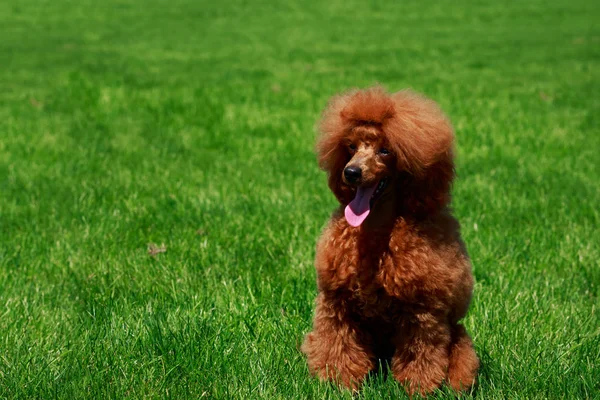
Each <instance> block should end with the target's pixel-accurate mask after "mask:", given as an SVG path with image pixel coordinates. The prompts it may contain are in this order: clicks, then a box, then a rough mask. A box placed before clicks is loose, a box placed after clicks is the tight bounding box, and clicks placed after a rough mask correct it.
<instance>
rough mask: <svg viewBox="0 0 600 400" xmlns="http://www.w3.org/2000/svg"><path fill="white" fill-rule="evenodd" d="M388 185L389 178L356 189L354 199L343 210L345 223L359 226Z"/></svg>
mask: <svg viewBox="0 0 600 400" xmlns="http://www.w3.org/2000/svg"><path fill="white" fill-rule="evenodd" d="M388 183H389V178H383V179H382V180H380V181H379V183H378V184H376V185H372V186H359V187H357V188H356V194H355V196H354V199H353V200H352V201H351V202H350V203H349V204H348V205H347V206H346V209H345V210H344V215H345V217H346V221H348V223H349V224H350V225H352V226H354V227H356V226H360V225H361V224H362V223H363V222H364V220H365V219H367V217H368V216H369V213H370V212H371V207H373V205H374V204H375V202H376V201H377V199H379V197H381V195H382V194H383V192H384V191H385V188H386V187H387V185H388Z"/></svg>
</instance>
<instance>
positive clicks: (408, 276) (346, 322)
mask: <svg viewBox="0 0 600 400" xmlns="http://www.w3.org/2000/svg"><path fill="white" fill-rule="evenodd" d="M319 130H320V136H319V138H318V141H317V145H316V150H317V155H318V162H319V166H320V167H321V168H322V169H323V170H325V171H327V173H328V185H329V188H330V189H331V191H332V192H333V193H334V194H335V196H336V197H337V200H338V201H339V203H340V207H339V208H338V209H337V210H336V211H334V212H333V214H332V216H331V219H330V220H329V223H328V225H327V226H326V227H325V229H324V231H323V233H322V235H321V237H320V238H319V240H318V243H317V250H316V257H315V267H316V271H317V286H318V295H317V298H316V309H315V315H314V321H313V329H312V332H310V333H308V334H307V335H306V336H305V338H304V343H303V344H302V346H301V350H302V352H303V353H305V354H306V356H307V360H308V366H309V370H310V371H311V373H312V374H314V375H317V376H318V377H319V378H321V379H323V380H331V381H333V382H336V383H338V384H339V385H342V386H345V387H347V388H350V389H353V390H357V389H358V388H359V387H360V385H361V383H362V382H363V381H364V380H365V378H366V376H367V375H368V374H369V372H371V371H374V370H377V369H378V367H379V363H380V362H386V363H389V368H390V372H391V374H392V375H393V377H394V378H395V379H396V380H397V381H398V382H400V383H401V384H402V385H403V386H404V387H405V388H406V390H407V392H408V393H409V394H411V395H412V394H415V393H416V394H420V395H425V394H427V393H430V392H432V391H434V390H435V389H437V388H439V387H440V386H441V385H442V384H443V383H444V382H446V383H447V384H449V385H450V386H451V387H452V388H453V389H455V390H457V391H460V390H468V389H469V388H470V387H471V386H472V385H473V384H474V383H475V380H476V375H477V370H478V368H479V359H478V358H477V355H476V353H475V350H474V347H473V343H472V340H471V338H470V337H469V335H468V334H467V332H466V330H465V328H464V326H463V325H462V324H460V323H459V321H460V320H461V318H463V317H464V316H465V314H466V312H467V309H468V308H469V304H470V301H471V295H472V291H473V277H472V273H471V264H470V260H469V256H468V254H467V251H466V248H465V245H464V243H463V242H462V240H461V237H460V231H459V229H460V228H459V224H458V222H457V220H456V219H455V218H454V217H453V216H452V214H451V209H450V207H449V203H450V190H451V185H452V181H453V179H454V175H455V174H454V157H453V146H454V144H453V142H454V132H453V128H452V126H451V124H450V122H449V120H448V119H447V117H446V116H445V115H444V114H443V113H442V111H441V110H440V108H439V107H438V106H437V105H436V104H435V103H434V102H433V101H432V100H429V99H427V98H425V97H423V96H422V95H419V94H417V93H415V92H413V91H410V90H403V91H400V92H397V93H393V94H388V93H387V92H386V91H385V90H384V89H382V88H381V87H374V88H370V89H366V90H355V91H351V92H348V93H345V94H342V95H339V96H337V97H334V98H333V99H332V100H331V101H330V103H329V105H328V107H327V108H326V110H325V111H324V113H323V117H322V120H321V123H320V125H319Z"/></svg>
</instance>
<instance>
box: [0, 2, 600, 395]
mask: <svg viewBox="0 0 600 400" xmlns="http://www.w3.org/2000/svg"><path fill="white" fill-rule="evenodd" d="M361 3H363V2H355V3H352V4H351V3H349V2H347V1H329V2H326V1H314V2H312V3H310V4H309V3H305V4H302V5H300V3H298V5H296V6H293V5H292V4H290V5H283V4H279V2H272V4H269V3H263V2H260V3H259V2H245V1H232V2H208V1H203V2H198V1H191V0H189V1H188V0H171V1H165V0H154V1H148V2H142V1H133V0H106V1H102V2H98V1H91V0H81V1H67V0H57V1H32V0H18V1H17V0H9V1H3V2H1V3H0V397H1V398H40V399H42V398H43V399H47V398H117V399H118V398H160V397H172V398H185V397H189V398H248V399H258V398H264V399H272V398H281V399H288V398H307V399H320V398H346V399H351V398H352V396H351V394H350V393H349V392H344V391H339V390H338V389H336V388H334V387H332V386H330V385H327V384H322V383H319V382H318V381H316V380H314V379H312V378H311V377H310V376H309V374H308V370H307V367H306V363H305V360H304V358H303V356H302V355H301V353H300V352H299V350H298V345H299V343H300V342H301V340H302V337H303V335H304V334H305V333H306V332H307V331H308V330H309V329H310V326H311V318H312V308H313V299H314V297H315V293H316V285H315V273H314V270H313V266H312V259H313V256H314V244H315V241H316V238H317V236H318V234H319V232H320V229H321V228H322V227H323V225H324V224H325V222H326V220H327V218H328V216H329V213H330V212H331V211H332V209H333V208H334V207H335V204H336V203H335V199H334V197H333V196H332V195H331V194H330V193H329V191H328V190H327V187H326V179H325V176H324V174H323V173H322V172H320V171H319V170H318V169H317V166H316V161H315V157H314V154H313V143H314V138H315V130H314V125H315V122H316V120H317V119H318V117H319V113H320V110H321V109H322V108H323V107H324V106H325V104H326V102H327V99H328V98H329V97H330V96H331V95H333V94H334V93H336V92H338V91H341V90H344V89H347V88H350V87H365V86H368V85H371V84H373V83H376V82H380V83H382V84H383V85H384V86H386V87H387V88H389V89H390V90H397V89H400V88H405V87H412V88H414V89H415V90H418V91H421V92H424V93H426V94H427V95H428V96H430V97H432V98H434V99H435V100H436V101H438V102H439V103H440V104H441V106H442V108H443V109H444V110H445V111H446V112H447V113H448V114H449V116H450V117H451V119H452V120H453V122H454V124H455V127H456V131H457V136H458V159H457V165H458V168H457V172H458V180H457V181H456V184H455V187H454V202H453V204H454V208H455V212H456V214H457V216H458V218H459V219H460V221H461V223H462V225H463V235H464V239H465V241H466V243H467V245H468V249H469V251H470V254H471V257H472V260H473V266H474V274H475V277H476V280H477V283H476V287H475V294H474V300H473V304H472V308H471V311H470V313H469V315H468V316H467V318H466V319H465V324H466V325H467V328H468V330H469V332H470V333H471V334H472V336H473V339H474V342H475V346H476V348H477V352H478V354H479V355H480V357H481V359H482V368H481V373H480V377H479V381H480V383H479V386H478V388H477V390H476V391H474V392H473V393H471V394H470V395H467V396H466V397H467V398H469V397H474V398H479V399H507V398H509V399H510V398H600V394H599V393H600V384H599V382H600V380H599V377H600V316H599V310H598V305H599V304H600V302H599V300H598V296H599V294H600V293H599V287H600V263H599V260H600V229H599V228H598V226H599V225H600V212H599V206H600V155H599V151H600V25H599V24H598V20H599V19H600V3H598V2H593V1H589V0H570V1H567V0H564V1H559V0H549V1H534V2H510V3H503V2H500V3H493V2H488V3H483V2H480V1H475V0H473V1H469V2H460V3H457V2H449V1H423V2H416V1H415V2H402V3H406V4H401V2H393V3H392V2H389V3H390V4H387V5H384V4H382V3H378V5H375V4H373V5H360V4H361ZM152 244H153V245H155V246H157V247H159V248H160V247H161V246H162V245H164V248H166V251H165V252H160V253H158V254H155V255H154V256H152V255H150V254H149V252H148V249H149V248H150V247H151V246H152ZM357 397H358V398H398V397H399V398H406V397H404V394H403V391H402V390H401V389H400V388H399V387H398V386H397V385H396V383H395V382H394V381H393V380H392V379H387V380H386V379H384V378H383V376H382V375H376V376H374V377H373V378H372V379H371V380H370V381H369V382H368V383H367V384H366V386H365V387H364V389H363V390H362V392H361V393H360V394H359V395H358V396H357ZM435 397H437V398H447V397H451V394H450V392H449V391H448V390H446V389H444V390H442V391H440V392H438V393H437V394H436V396H435Z"/></svg>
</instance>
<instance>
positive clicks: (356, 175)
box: [344, 165, 362, 183]
mask: <svg viewBox="0 0 600 400" xmlns="http://www.w3.org/2000/svg"><path fill="white" fill-rule="evenodd" d="M361 175H362V170H361V169H360V167H356V166H354V165H350V166H348V167H346V168H344V178H346V182H348V183H356V182H358V180H359V179H360V177H361Z"/></svg>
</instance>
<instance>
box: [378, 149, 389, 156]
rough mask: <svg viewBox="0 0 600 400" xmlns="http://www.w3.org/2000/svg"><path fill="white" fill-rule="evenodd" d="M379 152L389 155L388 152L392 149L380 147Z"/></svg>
mask: <svg viewBox="0 0 600 400" xmlns="http://www.w3.org/2000/svg"><path fill="white" fill-rule="evenodd" d="M379 154H381V155H382V156H387V155H388V154H390V151H389V150H388V149H386V148H385V147H382V148H381V149H379Z"/></svg>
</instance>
